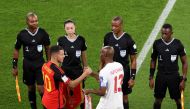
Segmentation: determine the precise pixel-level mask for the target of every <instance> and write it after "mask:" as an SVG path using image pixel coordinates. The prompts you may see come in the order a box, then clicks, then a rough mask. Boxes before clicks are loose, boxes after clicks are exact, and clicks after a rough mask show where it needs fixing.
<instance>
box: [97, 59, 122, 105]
mask: <svg viewBox="0 0 190 109" xmlns="http://www.w3.org/2000/svg"><path fill="white" fill-rule="evenodd" d="M123 77H124V71H123V66H122V65H121V64H120V63H118V62H112V63H108V64H106V66H105V67H104V68H103V69H102V70H101V71H100V73H99V78H100V87H106V88H107V90H106V94H105V95H104V96H102V97H101V98H100V101H99V103H98V105H97V107H96V109H123V92H122V88H121V86H122V83H123Z"/></svg>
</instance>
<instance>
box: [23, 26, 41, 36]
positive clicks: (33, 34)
mask: <svg viewBox="0 0 190 109" xmlns="http://www.w3.org/2000/svg"><path fill="white" fill-rule="evenodd" d="M25 30H26V31H28V33H29V34H30V35H31V36H35V35H36V34H37V33H38V30H39V27H38V28H37V29H36V32H35V33H32V32H30V30H29V29H28V28H25Z"/></svg>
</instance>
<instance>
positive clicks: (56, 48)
mask: <svg viewBox="0 0 190 109" xmlns="http://www.w3.org/2000/svg"><path fill="white" fill-rule="evenodd" d="M59 50H63V48H62V47H61V46H58V45H53V46H51V47H50V55H52V54H53V53H57V52H59Z"/></svg>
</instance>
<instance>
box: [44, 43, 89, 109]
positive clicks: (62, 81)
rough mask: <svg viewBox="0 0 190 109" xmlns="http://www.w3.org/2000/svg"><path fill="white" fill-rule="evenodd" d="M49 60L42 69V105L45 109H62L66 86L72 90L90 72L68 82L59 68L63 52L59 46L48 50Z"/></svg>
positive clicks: (85, 71)
mask: <svg viewBox="0 0 190 109" xmlns="http://www.w3.org/2000/svg"><path fill="white" fill-rule="evenodd" d="M50 55H51V60H50V61H49V62H47V63H45V64H44V65H43V67H42V72H43V78H44V95H43V98H42V104H43V105H44V107H45V109H63V108H64V107H65V103H66V94H67V93H66V92H67V91H66V90H67V88H66V87H67V86H69V87H71V88H74V87H75V86H77V85H78V84H79V83H81V82H82V81H83V79H84V78H85V77H86V76H88V75H89V74H90V73H91V72H92V71H91V69H90V68H87V69H86V70H84V73H83V74H82V75H81V76H80V77H79V78H77V79H75V80H73V81H72V80H70V79H69V78H68V77H67V76H66V75H65V73H64V71H63V70H62V69H61V68H60V67H59V65H60V63H62V62H63V60H64V50H63V48H62V47H60V46H52V47H51V48H50Z"/></svg>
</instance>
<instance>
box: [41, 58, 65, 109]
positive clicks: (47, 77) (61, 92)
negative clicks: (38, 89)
mask: <svg viewBox="0 0 190 109" xmlns="http://www.w3.org/2000/svg"><path fill="white" fill-rule="evenodd" d="M51 64H52V63H51V62H50V61H49V62H48V63H45V64H44V65H43V67H42V73H43V79H44V95H43V98H42V104H43V105H44V106H45V107H46V108H48V109H58V108H63V107H64V106H65V103H66V98H65V94H66V93H65V90H66V84H65V83H64V82H62V81H60V82H59V87H58V88H56V86H55V81H54V74H55V72H54V71H53V70H52V69H51V67H50V66H51ZM57 68H58V69H59V70H60V72H61V73H62V74H64V72H63V70H62V69H60V68H59V67H58V66H57Z"/></svg>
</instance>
